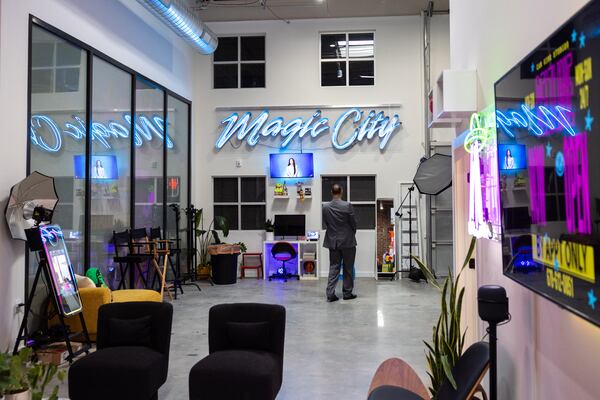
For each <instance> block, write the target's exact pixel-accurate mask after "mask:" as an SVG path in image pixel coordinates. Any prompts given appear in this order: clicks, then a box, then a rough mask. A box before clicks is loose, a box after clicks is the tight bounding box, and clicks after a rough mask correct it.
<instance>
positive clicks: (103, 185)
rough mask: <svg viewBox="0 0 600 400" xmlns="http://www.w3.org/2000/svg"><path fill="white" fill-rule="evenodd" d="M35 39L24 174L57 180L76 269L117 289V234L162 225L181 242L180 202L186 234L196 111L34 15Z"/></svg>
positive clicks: (58, 219)
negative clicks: (93, 271) (92, 272)
mask: <svg viewBox="0 0 600 400" xmlns="http://www.w3.org/2000/svg"><path fill="white" fill-rule="evenodd" d="M29 39H30V54H29V123H28V131H29V141H28V165H27V173H31V172H33V171H36V170H37V171H39V172H41V173H43V174H46V175H49V176H52V177H54V178H55V183H56V189H57V192H58V196H59V202H58V205H57V207H56V210H55V214H54V218H53V223H56V224H59V225H61V227H62V228H63V231H64V233H65V240H66V241H67V245H68V249H69V255H70V258H71V262H72V264H73V267H74V269H75V272H76V273H77V274H85V272H86V271H87V269H89V268H91V267H96V268H99V269H100V270H101V271H103V273H104V274H105V277H108V278H109V283H110V281H111V280H112V281H113V282H115V279H117V278H119V277H116V276H115V274H114V272H115V268H113V267H114V265H113V261H112V259H113V257H114V247H113V246H112V244H111V238H112V235H113V232H114V231H116V232H118V231H122V230H125V229H128V228H142V227H145V228H150V227H160V228H161V229H162V232H163V235H165V236H166V237H168V238H170V239H175V238H176V237H177V236H178V235H177V233H178V231H177V226H176V221H175V212H174V209H175V207H174V206H173V205H177V206H179V208H180V209H181V210H182V217H181V219H180V225H179V229H180V230H183V229H185V228H186V218H185V214H184V213H183V209H184V208H186V207H188V205H189V200H190V181H189V179H190V159H191V157H190V156H191V154H190V125H191V124H190V121H191V118H190V112H191V104H190V102H189V101H187V100H186V99H184V98H182V97H180V96H178V95H177V94H175V93H172V92H170V91H169V90H168V89H166V88H164V87H161V86H160V85H158V84H156V83H154V82H152V81H151V80H149V79H146V78H145V77H143V76H141V75H140V74H138V73H136V72H135V71H133V70H131V69H130V68H128V67H126V66H124V65H122V64H120V63H118V62H117V61H115V60H113V59H111V58H110V57H108V56H106V55H104V54H102V53H100V52H98V51H96V50H95V49H93V48H91V47H89V46H87V45H86V44H85V43H82V42H80V41H78V40H77V39H75V38H73V37H70V36H69V35H67V34H65V33H63V32H61V31H59V30H57V29H55V28H53V27H51V26H49V25H48V24H46V23H44V22H43V21H40V20H38V19H37V18H35V17H31V18H30V35H29ZM132 116H133V117H132ZM132 132H133V134H132ZM88 133H91V134H88ZM165 133H166V134H165ZM170 205H171V206H170ZM185 243H186V238H185V237H181V244H182V245H183V244H185ZM184 258H185V257H184ZM185 261H186V260H185V259H182V264H183V266H184V268H185ZM36 263H37V261H36V260H35V257H29V260H28V269H29V275H28V276H29V278H28V279H27V280H26V285H27V284H28V283H29V279H32V278H33V275H34V274H35V271H36Z"/></svg>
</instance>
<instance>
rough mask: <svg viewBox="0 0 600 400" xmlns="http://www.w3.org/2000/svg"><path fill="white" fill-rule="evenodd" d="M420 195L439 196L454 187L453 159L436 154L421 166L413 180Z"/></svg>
mask: <svg viewBox="0 0 600 400" xmlns="http://www.w3.org/2000/svg"><path fill="white" fill-rule="evenodd" d="M413 182H414V183H415V186H416V187H417V189H418V190H419V193H422V194H428V195H431V196H437V195H438V194H440V193H442V192H443V191H444V190H446V189H448V188H449V187H450V186H452V157H450V156H447V155H445V154H439V153H435V154H434V155H432V156H431V157H429V158H426V159H425V160H423V161H422V162H421V164H419V167H418V168H417V173H416V174H415V177H414V178H413Z"/></svg>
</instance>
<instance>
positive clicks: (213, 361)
mask: <svg viewBox="0 0 600 400" xmlns="http://www.w3.org/2000/svg"><path fill="white" fill-rule="evenodd" d="M284 341H285V308H284V307H282V306H280V305H275V304H273V305H272V304H257V303H242V304H220V305H217V306H214V307H212V308H211V309H210V311H209V314H208V348H209V353H210V354H209V355H208V356H207V357H205V358H204V359H202V360H200V361H199V362H198V363H197V364H196V365H194V366H193V367H192V369H191V371H190V376H189V390H190V400H224V399H245V400H274V399H275V397H277V393H279V389H280V388H281V383H282V380H283V349H284Z"/></svg>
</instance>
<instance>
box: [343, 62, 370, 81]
mask: <svg viewBox="0 0 600 400" xmlns="http://www.w3.org/2000/svg"><path fill="white" fill-rule="evenodd" d="M349 64H350V70H349V72H348V75H349V77H350V85H351V86H373V85H374V84H375V62H374V61H350V63H349Z"/></svg>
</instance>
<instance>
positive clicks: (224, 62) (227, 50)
mask: <svg viewBox="0 0 600 400" xmlns="http://www.w3.org/2000/svg"><path fill="white" fill-rule="evenodd" d="M213 87H214V88H215V89H237V88H264V87H265V37H264V36H226V37H220V38H219V46H218V47H217V50H216V51H215V54H214V56H213Z"/></svg>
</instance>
